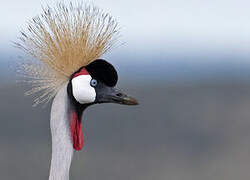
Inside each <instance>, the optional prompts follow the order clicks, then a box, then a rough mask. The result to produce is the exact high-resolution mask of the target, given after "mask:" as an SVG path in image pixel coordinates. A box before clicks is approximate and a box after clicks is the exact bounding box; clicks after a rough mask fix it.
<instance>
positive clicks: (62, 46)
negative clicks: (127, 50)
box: [15, 3, 118, 105]
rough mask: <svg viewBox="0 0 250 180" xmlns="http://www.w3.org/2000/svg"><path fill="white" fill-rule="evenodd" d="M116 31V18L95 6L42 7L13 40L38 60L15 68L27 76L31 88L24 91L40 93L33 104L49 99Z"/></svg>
mask: <svg viewBox="0 0 250 180" xmlns="http://www.w3.org/2000/svg"><path fill="white" fill-rule="evenodd" d="M117 35H118V27H117V22H116V21H115V20H114V19H113V17H112V16H110V15H108V14H107V13H104V12H103V11H102V10H100V9H98V8H97V7H94V6H90V5H84V4H83V3H78V4H76V5H74V4H73V3H70V4H69V5H65V4H63V3H58V4H57V6H56V7H55V8H51V7H47V8H44V9H43V13H42V14H40V15H39V16H37V17H35V18H33V19H32V20H31V21H29V22H28V27H27V32H25V31H22V32H21V37H20V38H19V39H20V42H17V43H15V44H16V45H17V47H19V48H21V49H22V50H24V51H25V52H27V53H28V54H30V55H31V56H32V57H34V58H35V59H38V60H40V62H38V63H34V62H30V63H26V64H22V65H21V66H20V69H19V71H21V72H22V73H23V74H24V75H25V76H27V77H28V78H31V79H30V80H28V82H31V83H32V89H31V90H29V91H28V92H26V94H27V95H29V94H33V93H37V92H40V93H41V95H40V96H39V97H37V98H36V99H35V100H34V102H35V104H34V105H37V104H39V103H43V102H48V101H49V100H50V99H52V98H53V97H54V96H55V94H56V93H57V91H58V90H59V89H60V88H61V85H62V84H64V83H65V82H67V81H68V80H69V78H70V76H71V75H72V74H73V73H74V72H76V71H77V70H78V69H79V68H80V67H82V66H86V65H88V64H89V63H90V62H92V61H94V60H95V59H98V58H99V57H100V56H101V55H103V54H104V53H106V52H107V51H108V50H110V48H111V47H112V46H113V45H114V43H115V41H116V40H117V37H118V36H117Z"/></svg>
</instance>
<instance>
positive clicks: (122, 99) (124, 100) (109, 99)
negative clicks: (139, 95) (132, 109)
mask: <svg viewBox="0 0 250 180" xmlns="http://www.w3.org/2000/svg"><path fill="white" fill-rule="evenodd" d="M98 103H117V104H123V105H138V104H139V103H138V101H137V100H136V99H135V98H133V97H131V96H128V95H126V94H125V93H123V92H122V91H121V90H119V89H116V88H108V90H107V89H106V91H105V93H102V94H100V95H99V97H98Z"/></svg>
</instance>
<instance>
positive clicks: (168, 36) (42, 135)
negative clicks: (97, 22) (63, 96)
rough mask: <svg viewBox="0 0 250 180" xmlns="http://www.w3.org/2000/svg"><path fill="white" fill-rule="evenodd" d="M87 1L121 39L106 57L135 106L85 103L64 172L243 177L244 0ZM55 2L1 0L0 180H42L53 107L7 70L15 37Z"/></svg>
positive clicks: (159, 178) (128, 179)
mask: <svg viewBox="0 0 250 180" xmlns="http://www.w3.org/2000/svg"><path fill="white" fill-rule="evenodd" d="M65 2H67V1H66V0H65ZM91 2H93V3H94V4H96V5H97V6H99V7H100V8H102V9H104V10H105V11H108V12H110V13H111V14H112V15H113V16H114V17H115V18H116V19H117V20H118V22H119V24H120V27H121V34H122V37H121V39H120V41H121V43H122V45H121V46H117V47H116V48H115V49H113V51H111V53H109V54H107V55H105V56H104V57H103V58H105V59H107V60H109V61H110V62H112V63H113V64H114V66H115V67H116V68H117V70H118V72H119V83H118V84H119V87H120V88H122V89H125V90H126V91H127V92H128V93H129V94H131V95H133V96H135V97H137V98H138V100H139V102H140V105H139V106H137V107H125V106H118V105H112V104H106V105H95V106H93V107H90V108H89V109H87V110H86V112H85V113H84V116H83V118H84V134H85V139H86V144H85V147H84V149H83V150H82V151H81V152H77V153H75V156H74V161H73V164H72V168H71V179H75V180H76V179H88V180H99V179H102V180H117V179H119V180H182V179H185V180H201V179H202V180H211V179H213V180H221V179H227V180H235V179H239V180H247V179H249V177H250V171H249V170H250V21H249V18H250V11H249V7H250V1H247V0H237V1H236V0H210V1H202V0H189V1H185V0H164V1H163V0H154V1H143V0H135V1H133V0H127V1H114V0H93V1H91ZM53 3H54V2H53V1H49V0H47V1H43V0H22V1H18V0H12V1H3V2H1V8H0V39H1V41H0V169H1V170H0V179H6V180H15V179H19V180H27V179H36V180H44V179H47V178H48V173H49V164H50V155H51V154H50V153H51V137H50V127H49V113H50V112H49V110H50V104H48V105H47V106H46V107H45V108H43V107H42V106H40V107H36V108H33V107H31V106H32V97H25V96H24V95H23V94H24V92H25V91H26V90H27V89H28V88H29V87H28V86H26V85H22V84H20V83H19V84H18V83H16V79H17V78H16V74H15V72H14V69H15V65H16V63H17V62H18V61H22V60H23V59H25V58H26V55H24V54H23V53H22V52H21V51H20V50H18V49H15V48H14V47H13V44H12V41H17V37H18V36H19V30H21V29H22V28H25V26H26V22H27V21H28V20H29V19H31V18H32V17H34V16H36V15H37V14H38V13H40V12H41V5H46V4H50V5H52V4H53ZM123 42H125V43H123ZM20 56H22V58H20Z"/></svg>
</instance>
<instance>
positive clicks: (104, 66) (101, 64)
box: [85, 59, 118, 87]
mask: <svg viewBox="0 0 250 180" xmlns="http://www.w3.org/2000/svg"><path fill="white" fill-rule="evenodd" d="M85 69H86V70H87V71H88V72H89V74H90V75H91V76H92V78H95V79H97V80H100V81H102V82H103V83H104V84H106V85H107V86H110V87H113V86H115V85H116V83H117V81H118V75H117V71H116V70H115V68H114V66H113V65H112V64H110V63H108V62H107V61H105V60H103V59H97V60H95V61H93V62H91V63H90V64H88V65H87V66H86V67H85Z"/></svg>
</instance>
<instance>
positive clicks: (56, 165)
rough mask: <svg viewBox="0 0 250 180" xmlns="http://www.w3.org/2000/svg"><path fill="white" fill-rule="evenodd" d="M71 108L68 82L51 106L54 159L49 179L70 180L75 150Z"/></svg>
mask: <svg viewBox="0 0 250 180" xmlns="http://www.w3.org/2000/svg"><path fill="white" fill-rule="evenodd" d="M69 110H70V102H69V99H68V94H67V83H66V84H65V85H64V86H63V87H62V88H61V90H60V91H59V92H58V93H57V95H56V97H55V98H54V100H53V103H52V108H51V119H50V128H51V135H52V159H51V166H50V175H49V180H69V170H70V165H71V160H72V157H73V152H74V150H73V145H72V139H71V134H70V126H69Z"/></svg>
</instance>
